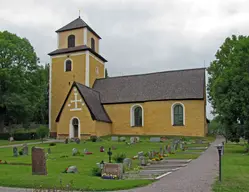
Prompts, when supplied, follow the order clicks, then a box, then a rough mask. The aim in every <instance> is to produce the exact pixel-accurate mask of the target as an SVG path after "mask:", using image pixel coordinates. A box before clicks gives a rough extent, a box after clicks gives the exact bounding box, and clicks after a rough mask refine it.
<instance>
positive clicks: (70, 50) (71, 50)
mask: <svg viewBox="0 0 249 192" xmlns="http://www.w3.org/2000/svg"><path fill="white" fill-rule="evenodd" d="M77 51H90V52H91V53H92V54H94V55H95V56H96V57H98V58H99V59H101V60H102V61H104V62H107V60H106V59H105V58H104V57H102V56H101V55H100V54H98V53H96V52H95V51H93V50H92V49H91V48H90V47H88V46H86V45H80V46H76V47H70V48H64V49H56V50H55V51H52V52H51V53H49V54H48V55H50V56H53V55H60V54H65V53H74V52H77Z"/></svg>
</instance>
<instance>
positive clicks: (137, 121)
mask: <svg viewBox="0 0 249 192" xmlns="http://www.w3.org/2000/svg"><path fill="white" fill-rule="evenodd" d="M143 125H144V112H143V107H142V106H141V105H134V106H132V107H131V126H132V127H142V126H143Z"/></svg>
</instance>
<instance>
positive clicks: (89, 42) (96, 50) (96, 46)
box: [87, 30, 99, 53]
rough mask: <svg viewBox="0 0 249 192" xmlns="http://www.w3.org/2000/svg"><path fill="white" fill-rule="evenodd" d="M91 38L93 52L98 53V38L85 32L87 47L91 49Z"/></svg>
mask: <svg viewBox="0 0 249 192" xmlns="http://www.w3.org/2000/svg"><path fill="white" fill-rule="evenodd" d="M91 38H93V39H94V41H95V52H96V53H99V38H98V37H96V36H95V35H94V34H93V33H92V32H91V31H89V30H87V46H88V47H91Z"/></svg>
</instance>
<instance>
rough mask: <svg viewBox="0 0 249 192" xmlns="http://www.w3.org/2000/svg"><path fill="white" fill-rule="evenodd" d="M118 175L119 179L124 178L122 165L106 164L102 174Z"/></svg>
mask: <svg viewBox="0 0 249 192" xmlns="http://www.w3.org/2000/svg"><path fill="white" fill-rule="evenodd" d="M104 173H106V174H109V175H110V174H112V175H117V177H118V178H119V179H121V178H122V177H123V164H122V163H105V164H104V168H103V170H102V174H104Z"/></svg>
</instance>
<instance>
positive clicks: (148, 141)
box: [0, 137, 213, 190]
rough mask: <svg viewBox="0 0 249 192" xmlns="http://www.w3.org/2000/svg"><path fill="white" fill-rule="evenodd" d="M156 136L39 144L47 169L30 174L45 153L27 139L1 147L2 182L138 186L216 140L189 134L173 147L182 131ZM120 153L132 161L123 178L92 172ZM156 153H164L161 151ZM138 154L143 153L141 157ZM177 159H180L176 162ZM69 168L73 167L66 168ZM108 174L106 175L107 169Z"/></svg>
mask: <svg viewBox="0 0 249 192" xmlns="http://www.w3.org/2000/svg"><path fill="white" fill-rule="evenodd" d="M158 138H159V140H158ZM158 138H156V137H153V138H150V137H139V141H135V142H134V141H133V142H134V143H130V137H126V141H120V140H119V139H118V137H104V138H102V139H100V140H97V141H95V142H93V141H91V140H87V141H83V140H82V141H76V142H70V141H68V143H67V144H66V143H53V144H39V145H35V146H36V147H38V148H42V149H43V151H44V152H45V153H44V159H45V166H46V168H42V169H44V170H45V175H43V174H40V175H39V173H38V174H32V172H34V169H32V159H33V158H36V159H39V160H40V159H42V157H41V156H39V157H32V152H31V151H32V147H33V145H27V144H26V145H23V146H21V147H20V146H18V147H16V148H12V147H10V148H1V149H0V157H1V158H0V161H1V162H0V167H1V174H0V183H1V185H2V186H10V187H22V188H37V186H39V187H41V188H52V187H56V188H60V187H65V186H70V187H71V188H73V189H78V190H80V189H84V190H118V189H128V188H134V187H138V186H143V185H147V184H149V183H152V182H153V181H155V180H156V179H155V178H154V177H152V175H154V176H155V177H157V176H159V175H161V174H163V171H162V169H163V170H164V168H165V171H167V170H177V169H178V167H181V166H186V165H187V163H188V162H189V161H190V160H191V159H195V158H197V157H198V156H199V155H201V154H202V152H203V151H205V149H206V148H207V147H208V146H209V143H210V142H212V141H213V138H202V140H203V142H198V140H199V139H197V141H196V138H187V137H185V138H184V140H185V141H184V142H181V143H180V144H179V145H178V147H177V149H174V148H175V145H174V142H175V141H180V140H183V139H179V137H178V138H177V139H176V138H167V139H165V138H164V139H162V138H160V137H158ZM116 139H117V140H116ZM153 139H154V140H153ZM166 146H167V148H166ZM109 148H110V151H111V153H112V155H111V156H110V155H108V151H109ZM162 151H163V152H162ZM152 153H154V156H153V157H149V156H151V155H153V154H152ZM118 154H124V156H125V157H123V158H125V159H126V160H125V161H128V162H129V161H130V162H131V164H129V168H127V166H126V167H125V165H124V167H125V168H123V169H124V171H122V175H123V176H122V178H120V179H115V178H114V179H103V178H101V177H98V176H95V175H93V173H92V172H93V169H94V168H95V169H96V168H99V166H100V163H101V161H103V162H104V163H108V162H109V161H110V160H111V162H112V163H115V156H118ZM158 154H161V156H160V155H158ZM35 156H36V155H35ZM140 156H143V158H141V157H140ZM158 157H159V158H160V159H159V158H158ZM125 161H124V163H125ZM173 161H174V162H173ZM145 162H146V163H145ZM171 162H172V163H173V164H174V165H172V163H171ZM141 163H142V164H141ZM175 163H176V164H178V163H180V164H179V165H176V164H175ZM40 164H41V163H40ZM121 164H122V163H121ZM144 164H146V166H145V165H144ZM171 165H172V166H171ZM69 169H70V170H71V169H72V172H74V171H75V172H74V173H67V171H68V170H69ZM155 169H156V170H155ZM123 172H124V173H123ZM105 177H107V176H106V175H105Z"/></svg>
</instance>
